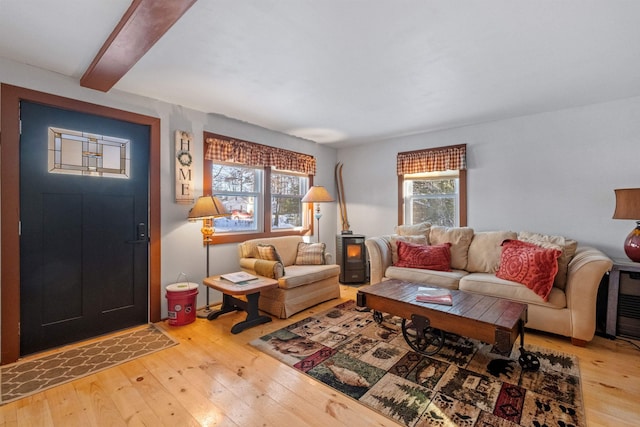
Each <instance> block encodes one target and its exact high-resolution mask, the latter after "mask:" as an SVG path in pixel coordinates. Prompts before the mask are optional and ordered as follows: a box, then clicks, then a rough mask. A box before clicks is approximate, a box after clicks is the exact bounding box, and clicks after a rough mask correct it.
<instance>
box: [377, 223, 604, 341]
mask: <svg viewBox="0 0 640 427" xmlns="http://www.w3.org/2000/svg"><path fill="white" fill-rule="evenodd" d="M395 231H396V234H393V235H384V236H378V237H371V238H368V239H367V240H366V241H365V245H366V247H367V252H368V255H369V260H370V269H371V271H370V277H371V279H370V281H371V283H372V284H373V283H378V282H382V281H384V280H388V279H399V280H406V281H411V282H416V283H424V284H431V285H436V286H440V287H445V288H449V289H460V290H463V291H468V292H474V293H481V294H486V295H492V296H496V297H501V298H507V299H510V300H514V301H519V302H524V303H527V304H528V306H529V310H528V322H527V324H526V326H527V327H528V328H532V329H537V330H541V331H546V332H551V333H554V334H559V335H563V336H567V337H571V341H572V343H573V344H574V345H579V346H584V345H585V344H586V343H587V342H588V341H591V339H593V336H594V333H595V327H596V299H597V293H598V287H599V285H600V282H601V280H602V278H603V276H604V274H605V273H606V272H607V271H608V270H610V269H611V266H612V261H611V260H610V259H609V258H608V257H607V256H605V255H604V254H603V253H602V252H600V251H599V250H597V249H594V248H590V247H579V246H578V244H577V242H576V241H575V240H570V239H565V238H564V237H562V236H545V235H541V234H537V233H530V232H520V233H516V232H512V231H490V232H474V230H473V229H471V228H467V227H462V228H445V227H438V226H430V225H429V224H419V225H416V226H408V227H403V226H400V227H397V228H396V230H395ZM420 239H423V241H422V242H421V241H420ZM505 239H512V240H522V241H526V242H530V243H535V244H536V245H540V246H543V247H551V248H556V249H560V250H561V251H562V255H561V256H560V258H558V273H557V275H556V276H555V279H554V283H553V287H552V288H551V292H550V293H549V295H548V300H547V301H544V300H543V298H541V297H540V296H539V295H538V294H536V293H535V292H534V291H532V290H531V289H529V288H528V287H526V286H524V285H522V284H521V283H516V282H513V281H509V280H503V279H500V278H498V277H497V276H496V272H497V271H498V269H499V265H500V257H501V251H502V246H501V244H502V242H503V241H504V240H505ZM398 240H402V241H409V242H413V243H414V244H415V243H417V244H424V243H425V242H424V240H426V244H429V245H436V244H442V243H445V242H449V243H451V247H450V250H451V271H434V270H425V269H420V268H406V267H397V266H394V265H393V264H394V262H395V261H396V260H395V259H394V258H395V257H396V254H395V253H394V251H397V241H398ZM392 249H393V251H392Z"/></svg>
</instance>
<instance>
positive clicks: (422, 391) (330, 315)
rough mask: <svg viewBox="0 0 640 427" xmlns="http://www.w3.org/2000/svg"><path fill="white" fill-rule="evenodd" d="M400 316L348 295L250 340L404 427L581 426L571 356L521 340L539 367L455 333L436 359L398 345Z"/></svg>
mask: <svg viewBox="0 0 640 427" xmlns="http://www.w3.org/2000/svg"><path fill="white" fill-rule="evenodd" d="M400 321H401V320H400V319H399V318H396V317H391V316H386V317H385V318H384V320H383V322H382V323H381V324H378V323H376V322H374V321H373V316H372V314H371V312H361V311H358V310H356V305H355V302H354V301H349V302H346V303H343V304H340V305H338V306H336V307H335V308H333V309H331V310H328V311H325V312H322V313H319V314H316V315H314V316H311V317H309V318H306V319H304V320H301V321H299V322H296V323H294V324H292V325H290V326H288V327H286V328H283V329H280V330H277V331H275V332H273V333H270V334H268V335H265V336H263V337H261V338H258V339H256V340H254V341H252V342H251V343H250V344H251V345H253V346H254V347H256V348H258V349H260V350H261V351H263V352H265V353H268V354H270V355H272V356H273V357H275V358H277V359H278V360H280V361H281V362H283V363H286V364H287V365H289V366H292V367H294V368H295V369H297V370H299V371H301V372H304V373H306V374H307V375H310V376H312V377H313V378H315V379H317V380H318V381H322V382H323V383H325V384H327V385H328V386H330V387H332V388H334V389H336V390H338V391H339V392H341V393H343V394H346V395H347V396H350V397H352V398H353V399H356V400H357V401H358V402H360V403H362V404H363V405H366V406H368V407H370V408H372V409H374V410H376V411H378V412H380V413H382V414H384V415H386V416H388V417H390V418H392V419H394V420H396V421H397V422H399V423H402V424H404V425H406V426H411V427H413V426H454V425H456V426H457V425H459V426H518V425H523V426H585V425H586V421H585V416H584V409H583V401H582V390H581V383H580V371H579V367H578V360H577V357H576V356H573V355H568V354H563V353H558V352H555V351H552V350H548V349H544V348H539V347H535V346H530V345H526V342H525V347H526V349H527V350H529V351H532V352H534V353H535V354H536V356H537V357H538V358H539V359H540V365H541V367H540V370H539V371H538V372H524V371H523V370H522V369H521V367H520V364H519V363H518V361H517V360H518V356H519V354H520V351H519V340H518V342H517V343H516V345H515V346H514V350H513V351H512V352H511V354H510V355H507V356H504V355H500V354H498V353H497V352H494V349H493V347H492V346H490V345H488V344H484V343H482V342H479V341H476V340H470V339H466V338H462V337H458V336H454V335H447V336H446V343H445V346H444V347H443V348H442V350H440V352H439V353H437V354H436V355H433V356H430V357H427V356H421V355H419V354H417V353H415V352H413V351H412V350H411V348H410V347H409V346H408V345H407V343H406V342H405V341H404V338H403V336H402V330H401V327H400Z"/></svg>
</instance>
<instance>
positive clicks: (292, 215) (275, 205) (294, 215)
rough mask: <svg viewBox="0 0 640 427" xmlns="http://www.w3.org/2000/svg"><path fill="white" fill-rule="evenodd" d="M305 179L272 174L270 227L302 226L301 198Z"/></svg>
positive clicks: (289, 175)
mask: <svg viewBox="0 0 640 427" xmlns="http://www.w3.org/2000/svg"><path fill="white" fill-rule="evenodd" d="M307 188H308V179H307V177H303V176H299V175H291V174H285V173H281V172H275V171H274V172H273V173H272V174H271V227H272V228H273V229H287V228H296V227H302V226H303V210H302V197H303V196H304V194H305V193H306V191H307Z"/></svg>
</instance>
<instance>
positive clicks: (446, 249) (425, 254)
mask: <svg viewBox="0 0 640 427" xmlns="http://www.w3.org/2000/svg"><path fill="white" fill-rule="evenodd" d="M396 243H397V245H398V262H396V263H395V264H394V265H395V266H396V267H409V268H422V269H425V270H438V271H451V249H450V248H451V243H443V244H441V245H432V246H428V245H418V244H415V243H408V242H403V241H401V240H399V241H397V242H396Z"/></svg>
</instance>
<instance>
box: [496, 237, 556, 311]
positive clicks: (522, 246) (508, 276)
mask: <svg viewBox="0 0 640 427" xmlns="http://www.w3.org/2000/svg"><path fill="white" fill-rule="evenodd" d="M561 254H562V251H560V250H558V249H546V248H542V247H540V246H538V245H534V244H533V243H528V242H523V241H520V240H505V241H504V242H502V255H501V256H500V267H499V268H498V272H497V273H496V276H497V277H499V278H500V279H505V280H511V281H512V282H518V283H522V284H523V285H525V286H526V287H527V288H529V289H531V290H532V291H534V292H535V293H536V294H538V295H540V297H541V298H542V299H543V300H545V301H547V300H548V299H549V293H550V292H551V288H552V287H553V279H554V278H555V277H556V274H557V273H558V257H560V255H561Z"/></svg>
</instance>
